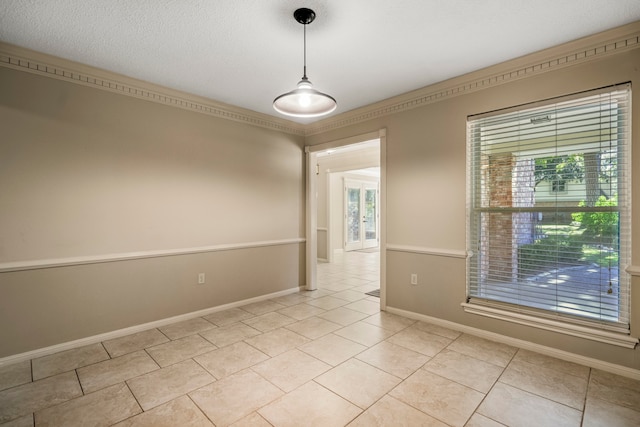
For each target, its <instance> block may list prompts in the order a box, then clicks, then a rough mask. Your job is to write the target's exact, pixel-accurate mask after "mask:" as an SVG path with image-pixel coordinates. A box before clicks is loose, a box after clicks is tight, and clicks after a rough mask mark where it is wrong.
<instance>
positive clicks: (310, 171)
mask: <svg viewBox="0 0 640 427" xmlns="http://www.w3.org/2000/svg"><path fill="white" fill-rule="evenodd" d="M372 139H379V140H380V229H379V230H380V309H381V310H386V307H387V293H386V275H387V274H386V273H387V260H386V258H387V257H386V239H387V215H386V214H387V196H386V191H387V130H386V129H385V128H382V129H379V130H378V131H375V132H369V133H367V134H363V135H356V136H353V137H349V138H345V139H340V140H337V141H331V142H326V143H323V144H318V145H307V146H306V147H305V153H306V166H307V183H306V190H307V192H306V208H307V209H306V210H307V211H306V256H305V261H306V285H305V288H306V289H307V290H315V289H317V277H316V276H317V274H316V272H317V262H318V231H317V224H318V199H317V193H318V183H317V180H318V177H317V175H316V167H315V165H316V164H317V153H319V152H321V151H325V150H328V149H330V148H338V147H344V146H347V145H354V144H358V143H362V142H366V141H371V140H372Z"/></svg>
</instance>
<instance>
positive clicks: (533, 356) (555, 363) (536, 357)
mask: <svg viewBox="0 0 640 427" xmlns="http://www.w3.org/2000/svg"><path fill="white" fill-rule="evenodd" d="M513 361H522V362H527V363H530V364H532V365H537V366H544V367H545V368H549V369H555V370H556V371H560V372H564V373H565V374H571V375H574V376H576V377H580V378H586V379H588V378H589V372H590V369H589V367H588V366H584V365H578V364H577V363H572V362H567V361H565V360H561V359H557V358H555V357H551V356H546V355H544V354H540V353H535V352H533V351H528V350H524V349H518V352H517V353H516V355H515V356H514V357H513Z"/></svg>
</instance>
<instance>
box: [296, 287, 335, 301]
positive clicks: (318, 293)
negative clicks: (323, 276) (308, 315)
mask: <svg viewBox="0 0 640 427" xmlns="http://www.w3.org/2000/svg"><path fill="white" fill-rule="evenodd" d="M333 294H334V292H330V291H326V290H324V289H316V290H315V291H301V292H300V295H302V296H304V297H307V298H313V299H315V298H322V297H326V296H329V295H333Z"/></svg>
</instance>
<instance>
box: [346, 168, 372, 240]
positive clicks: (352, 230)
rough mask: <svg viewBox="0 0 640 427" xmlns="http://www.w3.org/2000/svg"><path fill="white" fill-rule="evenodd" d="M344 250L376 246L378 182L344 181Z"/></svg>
mask: <svg viewBox="0 0 640 427" xmlns="http://www.w3.org/2000/svg"><path fill="white" fill-rule="evenodd" d="M344 191H345V199H344V207H345V213H344V229H345V242H344V250H345V251H353V250H357V249H365V248H375V247H377V246H378V216H379V214H378V184H377V183H363V182H356V181H346V180H345V185H344Z"/></svg>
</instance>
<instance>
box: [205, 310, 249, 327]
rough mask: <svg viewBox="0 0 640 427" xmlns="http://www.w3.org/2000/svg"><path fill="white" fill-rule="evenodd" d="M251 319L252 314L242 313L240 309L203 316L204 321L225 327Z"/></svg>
mask: <svg viewBox="0 0 640 427" xmlns="http://www.w3.org/2000/svg"><path fill="white" fill-rule="evenodd" d="M252 317H254V315H253V314H251V313H249V312H248V311H244V310H243V309H241V308H230V309H228V310H224V311H218V312H216V313H212V314H209V315H207V316H204V319H205V320H207V321H209V322H211V323H213V324H214V325H217V326H226V325H231V324H232V323H236V322H241V321H243V320H247V319H251V318H252Z"/></svg>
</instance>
